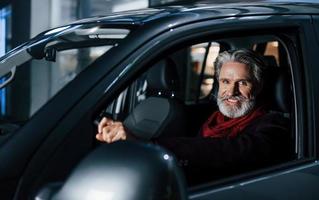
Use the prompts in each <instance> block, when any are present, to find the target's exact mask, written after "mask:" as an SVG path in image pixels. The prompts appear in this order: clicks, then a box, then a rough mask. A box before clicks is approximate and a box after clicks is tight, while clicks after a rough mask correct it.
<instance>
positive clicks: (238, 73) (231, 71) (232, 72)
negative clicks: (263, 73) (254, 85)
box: [219, 61, 253, 80]
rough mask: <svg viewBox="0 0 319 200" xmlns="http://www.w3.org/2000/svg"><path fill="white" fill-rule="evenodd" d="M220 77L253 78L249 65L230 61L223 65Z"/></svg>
mask: <svg viewBox="0 0 319 200" xmlns="http://www.w3.org/2000/svg"><path fill="white" fill-rule="evenodd" d="M219 79H234V80H237V79H241V80H242V79H243V80H252V79H253V77H252V73H251V69H250V67H249V66H248V65H246V64H244V63H241V62H236V61H228V62H225V63H223V65H222V66H221V70H220V74H219Z"/></svg>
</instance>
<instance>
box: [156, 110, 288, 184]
mask: <svg viewBox="0 0 319 200" xmlns="http://www.w3.org/2000/svg"><path fill="white" fill-rule="evenodd" d="M289 127H290V124H289V120H288V119H287V118H284V117H282V116H281V115H279V114H274V113H272V114H270V113H269V114H265V115H263V116H261V117H259V118H257V119H255V120H254V121H252V122H251V123H250V124H249V125H248V126H247V127H246V128H245V129H244V130H243V131H242V132H241V133H240V134H238V136H237V137H235V138H232V139H227V138H207V137H206V138H203V137H195V138H162V139H161V138H159V139H157V140H156V143H157V144H159V145H161V146H163V147H165V148H166V149H168V150H170V151H171V152H172V153H173V154H174V155H175V156H176V157H177V159H178V161H179V164H180V165H181V166H182V167H183V169H184V170H185V173H186V178H187V179H188V182H189V184H193V183H197V182H203V181H211V180H214V179H218V178H221V177H225V176H230V175H234V174H238V173H241V172H245V171H248V170H253V169H257V168H262V167H265V166H268V165H272V164H275V163H279V162H282V161H284V160H287V159H289V158H290V157H291V156H292V155H293V148H292V142H291V141H292V134H291V133H290V130H289Z"/></svg>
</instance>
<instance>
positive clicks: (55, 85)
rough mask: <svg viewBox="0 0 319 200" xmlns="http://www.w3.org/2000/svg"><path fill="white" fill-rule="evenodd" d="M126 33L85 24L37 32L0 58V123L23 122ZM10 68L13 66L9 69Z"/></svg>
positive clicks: (123, 29) (122, 29)
mask: <svg viewBox="0 0 319 200" xmlns="http://www.w3.org/2000/svg"><path fill="white" fill-rule="evenodd" d="M129 33H130V29H128V28H119V27H116V28H114V27H111V26H110V25H108V26H107V27H106V26H105V27H104V26H103V25H100V24H99V25H96V24H87V25H75V26H72V27H71V26H65V27H60V28H57V29H52V30H49V31H47V32H44V33H42V34H40V35H38V36H37V37H36V38H34V39H32V40H30V41H29V42H27V43H25V44H23V45H21V46H19V47H17V48H16V49H14V50H12V51H10V52H9V53H7V54H6V55H4V56H3V57H2V58H0V76H1V80H0V83H1V82H4V81H6V80H8V79H9V78H8V76H11V74H13V72H14V75H13V76H14V77H13V78H12V77H11V78H12V81H11V82H10V83H9V84H7V85H5V86H4V87H3V88H2V89H1V91H0V104H1V105H0V114H1V115H0V116H1V122H2V123H1V124H4V123H7V122H10V123H14V124H20V125H21V124H23V123H24V122H25V121H27V120H28V119H30V117H32V115H34V114H35V113H36V112H37V111H38V110H39V109H40V108H41V107H42V106H43V105H45V104H46V103H47V102H48V101H49V100H50V99H51V98H52V97H53V96H54V95H55V94H57V92H59V91H60V90H61V89H62V88H63V87H65V86H66V85H67V84H68V83H69V82H70V81H72V80H73V79H74V78H75V77H76V76H77V75H78V74H79V73H80V72H81V71H83V70H84V69H85V68H87V67H88V66H89V65H90V64H91V63H92V62H94V61H95V60H96V59H97V58H98V57H100V56H101V55H103V54H104V53H105V52H107V51H109V50H110V49H111V48H112V47H114V46H116V45H118V43H119V42H120V41H121V40H122V39H124V38H125V37H126V36H127V35H128V34H129ZM12 69H14V70H12Z"/></svg>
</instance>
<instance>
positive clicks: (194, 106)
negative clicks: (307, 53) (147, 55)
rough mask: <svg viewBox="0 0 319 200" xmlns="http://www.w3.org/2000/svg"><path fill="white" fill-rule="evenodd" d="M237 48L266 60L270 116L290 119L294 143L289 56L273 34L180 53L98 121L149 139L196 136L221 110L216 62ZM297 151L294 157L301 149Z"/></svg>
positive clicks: (153, 68) (150, 71)
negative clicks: (113, 122) (111, 121)
mask: <svg viewBox="0 0 319 200" xmlns="http://www.w3.org/2000/svg"><path fill="white" fill-rule="evenodd" d="M238 48H249V49H252V50H254V51H256V52H258V53H259V54H260V55H262V56H263V57H264V61H265V63H266V65H267V66H266V67H267V70H266V76H265V84H264V87H263V90H262V92H261V94H260V98H261V99H264V100H265V101H266V102H267V105H268V107H269V112H276V113H280V114H281V115H283V116H284V117H285V118H287V119H289V120H290V121H291V127H290V128H291V130H292V131H291V140H292V143H294V141H295V138H296V135H295V132H294V131H293V130H294V125H293V120H291V119H292V117H293V116H294V109H293V99H294V97H293V92H292V91H293V88H292V87H293V85H292V82H291V76H292V74H291V72H290V71H291V70H290V66H289V56H288V53H287V51H286V49H285V46H284V44H283V43H282V42H281V41H280V40H279V39H278V38H277V37H276V36H273V35H257V36H247V37H234V38H224V39H219V40H215V41H207V42H202V43H197V44H192V45H189V46H187V47H183V48H182V49H177V50H176V51H174V52H173V53H171V54H169V55H167V56H164V57H163V58H161V59H158V60H157V62H154V63H152V64H150V66H148V67H147V71H145V72H144V73H142V74H141V75H140V76H139V77H138V78H137V79H136V80H134V81H133V82H132V83H131V84H130V85H128V86H127V88H126V89H125V90H124V91H123V92H122V93H121V94H120V95H118V97H117V98H116V99H114V101H113V102H112V103H110V104H109V105H107V106H106V108H105V109H104V110H103V111H101V112H100V114H99V117H98V118H97V119H96V123H98V121H99V119H101V117H103V116H108V117H112V118H113V119H115V120H120V121H123V123H124V125H125V126H126V127H127V128H128V130H130V131H131V133H132V134H133V135H134V136H136V137H137V138H139V139H141V140H146V141H148V140H150V139H154V138H157V137H180V136H181V137H196V136H197V135H198V133H199V130H200V128H201V125H202V124H203V123H204V122H205V120H206V119H207V118H208V117H209V115H210V114H211V113H212V112H213V111H215V110H217V109H218V108H217V103H216V94H217V93H216V92H217V90H218V84H217V83H218V81H216V80H215V79H214V60H215V58H216V56H217V55H218V53H220V52H222V51H224V50H230V49H238ZM292 149H293V147H292ZM292 151H294V153H292V154H293V155H292V159H293V158H295V156H296V155H295V154H296V151H297V150H296V147H295V149H294V150H292ZM190 185H192V184H191V183H190Z"/></svg>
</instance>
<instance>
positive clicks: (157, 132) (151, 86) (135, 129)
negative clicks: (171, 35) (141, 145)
mask: <svg viewBox="0 0 319 200" xmlns="http://www.w3.org/2000/svg"><path fill="white" fill-rule="evenodd" d="M146 81H147V96H148V98H146V99H145V100H144V101H142V102H141V103H140V104H138V105H137V106H136V107H135V108H134V110H133V111H132V112H131V113H130V114H129V116H127V118H126V119H125V120H124V122H123V124H124V126H125V127H126V128H127V129H128V130H129V131H130V133H131V134H132V135H134V136H136V137H137V138H139V139H144V140H149V139H151V138H156V137H159V136H161V137H168V136H169V137H170V136H179V135H182V134H183V133H184V131H185V128H184V126H185V125H184V122H185V120H184V116H185V115H184V108H183V103H182V101H181V100H180V98H179V91H178V90H179V84H180V82H179V77H178V73H177V66H176V64H175V62H174V61H173V60H172V59H170V58H166V59H164V60H161V61H159V62H158V63H156V64H155V65H154V66H152V67H151V68H150V70H149V71H148V72H147V75H146Z"/></svg>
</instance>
